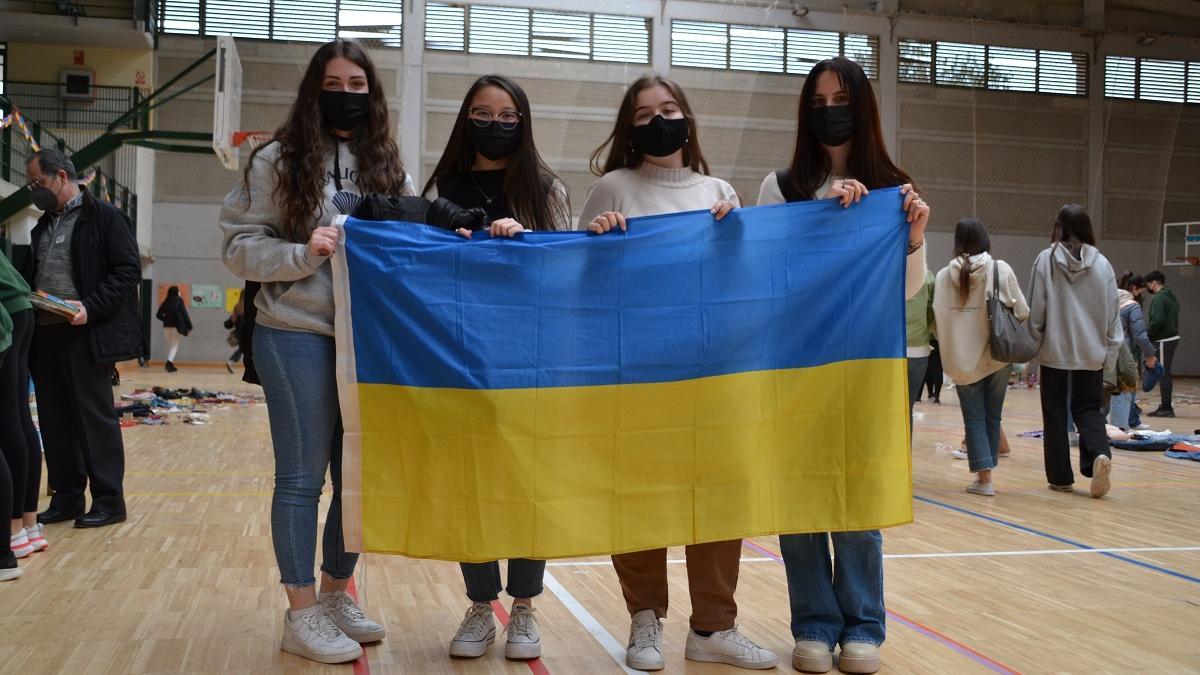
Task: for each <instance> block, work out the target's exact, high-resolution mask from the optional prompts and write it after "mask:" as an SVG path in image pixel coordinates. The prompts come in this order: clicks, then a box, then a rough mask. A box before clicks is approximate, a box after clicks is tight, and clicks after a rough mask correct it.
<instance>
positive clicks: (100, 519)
mask: <svg viewBox="0 0 1200 675" xmlns="http://www.w3.org/2000/svg"><path fill="white" fill-rule="evenodd" d="M123 522H125V514H124V513H105V512H103V511H91V512H90V513H87V514H85V515H82V516H80V517H78V518H76V519H75V527H77V528H80V529H83V528H88V527H104V526H105V525H116V524H117V523H123Z"/></svg>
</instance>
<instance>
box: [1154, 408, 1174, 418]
mask: <svg viewBox="0 0 1200 675" xmlns="http://www.w3.org/2000/svg"><path fill="white" fill-rule="evenodd" d="M1174 416H1175V409H1174V408H1159V409H1158V410H1155V411H1154V412H1152V413H1147V417H1174Z"/></svg>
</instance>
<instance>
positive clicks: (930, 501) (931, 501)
mask: <svg viewBox="0 0 1200 675" xmlns="http://www.w3.org/2000/svg"><path fill="white" fill-rule="evenodd" d="M913 499H915V500H917V501H920V502H925V503H926V504H933V505H934V506H940V507H942V508H944V509H949V510H951V511H957V512H959V513H964V514H966V515H968V516H974V517H975V518H979V519H981V520H986V521H988V522H989V523H995V524H997V525H1003V526H1005V527H1011V528H1012V529H1014V530H1019V531H1021V532H1025V533H1027V534H1033V535H1037V536H1039V537H1043V538H1045V539H1050V540H1052V541H1057V542H1058V543H1060V544H1066V545H1067V546H1074V547H1075V548H1081V549H1087V550H1093V551H1094V550H1096V547H1095V546H1088V545H1087V544H1084V543H1080V542H1078V541H1075V540H1073V539H1067V538H1066V537H1060V536H1058V535H1056V534H1050V533H1049V532H1042V531H1041V530H1035V529H1033V528H1032V527H1028V526H1025V525H1020V524H1018V523H1014V522H1011V521H1008V520H1004V519H1003V518H997V517H995V516H989V515H986V514H983V513H979V512H977V511H972V510H970V509H964V508H963V507H961V506H955V505H953V504H947V503H945V502H939V501H938V500H936V499H930V498H929V497H922V496H921V495H913ZM1099 553H1100V555H1102V556H1106V557H1109V558H1113V559H1115V560H1120V561H1122V562H1127V563H1132V564H1134V565H1137V566H1138V567H1145V568H1146V569H1148V570H1154V571H1155V572H1159V573H1160V574H1166V575H1168V576H1172V577H1175V578H1177V579H1183V580H1184V581H1190V582H1192V583H1193V584H1200V577H1194V576H1192V575H1190V574H1184V573H1183V572H1177V571H1175V570H1172V569H1168V568H1166V567H1159V566H1158V565H1154V564H1151V563H1148V562H1143V561H1141V560H1136V559H1134V558H1130V557H1128V556H1123V555H1120V554H1118V553H1112V552H1110V551H1100V552H1099Z"/></svg>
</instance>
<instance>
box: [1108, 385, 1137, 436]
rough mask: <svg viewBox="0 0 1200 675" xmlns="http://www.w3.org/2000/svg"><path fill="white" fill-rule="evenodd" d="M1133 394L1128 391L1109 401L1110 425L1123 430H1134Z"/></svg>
mask: <svg viewBox="0 0 1200 675" xmlns="http://www.w3.org/2000/svg"><path fill="white" fill-rule="evenodd" d="M1132 419H1133V392H1132V391H1126V392H1123V393H1120V394H1117V395H1116V396H1113V397H1112V398H1110V399H1109V400H1108V423H1109V424H1111V425H1113V426H1114V427H1121V428H1122V429H1133V428H1135V427H1134V426H1132V425H1131V420H1132Z"/></svg>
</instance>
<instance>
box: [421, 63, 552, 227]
mask: <svg viewBox="0 0 1200 675" xmlns="http://www.w3.org/2000/svg"><path fill="white" fill-rule="evenodd" d="M484 87H498V88H500V89H502V90H504V92H505V93H507V94H508V95H509V96H511V97H512V100H513V103H515V104H516V106H517V112H518V113H519V114H520V116H521V121H520V122H519V123H518V125H517V128H519V129H520V130H521V140H520V142H519V143H518V144H517V149H516V150H515V151H514V152H513V154H511V155H509V157H508V167H507V169H506V170H505V172H504V187H503V189H502V190H501V194H502V195H503V199H504V206H505V207H506V208H507V209H508V210H509V211H510V212H511V213H512V214H513V216H514V217H515V218H516V219H517V220H518V221H519V222H520V223H521V224H522V225H524V226H526V227H528V228H530V229H533V230H553V229H554V225H555V223H556V222H564V223H566V222H570V221H571V204H570V202H569V201H568V199H567V194H566V189H565V188H563V191H562V195H561V198H560V197H558V196H556V195H554V194H553V193H554V184H555V183H556V182H559V183H561V181H560V180H559V178H558V176H557V175H555V173H554V172H553V171H551V170H550V167H549V166H548V165H547V164H546V162H545V161H543V160H542V156H541V154H539V153H538V150H537V146H536V145H535V144H534V142H533V114H532V113H531V112H530V110H529V97H528V96H526V95H525V90H524V89H522V88H521V85H519V84H517V83H516V82H514V81H513V80H511V79H509V78H507V77H505V76H503V75H484V76H483V77H481V78H479V79H478V80H475V84H472V85H471V88H470V89H468V90H467V95H466V96H465V97H463V102H462V106H461V107H460V108H459V109H458V118H457V119H455V120H454V128H453V129H451V131H450V140H449V141H447V143H446V150H445V151H444V152H442V158H441V159H439V160H438V163H437V166H436V167H434V169H433V173H432V174H431V175H430V176H429V180H428V181H427V182H426V183H425V189H423V190H422V191H421V194H425V195H427V194H429V190H430V189H432V188H433V187H434V186H435V185H437V182H438V180H439V179H440V178H442V177H444V176H447V175H449V174H455V173H463V172H467V171H470V170H471V167H472V166H474V164H475V146H473V145H472V144H471V141H470V139H469V138H468V137H467V127H468V125H470V124H472V122H471V120H470V117H471V101H472V100H474V99H475V94H476V93H478V92H479V90H480V89H483V88H484ZM441 196H442V197H445V196H446V195H441Z"/></svg>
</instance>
